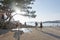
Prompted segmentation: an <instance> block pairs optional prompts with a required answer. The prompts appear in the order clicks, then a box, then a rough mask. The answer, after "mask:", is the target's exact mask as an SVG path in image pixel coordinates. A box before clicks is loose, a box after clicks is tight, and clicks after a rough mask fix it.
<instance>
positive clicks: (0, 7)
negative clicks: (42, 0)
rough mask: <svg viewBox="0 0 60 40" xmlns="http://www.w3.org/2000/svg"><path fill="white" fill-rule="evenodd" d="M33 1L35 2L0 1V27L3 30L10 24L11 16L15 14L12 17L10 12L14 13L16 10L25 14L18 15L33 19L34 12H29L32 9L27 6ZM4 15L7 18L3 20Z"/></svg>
mask: <svg viewBox="0 0 60 40" xmlns="http://www.w3.org/2000/svg"><path fill="white" fill-rule="evenodd" d="M34 1H35V0H0V14H2V20H0V24H2V25H0V27H1V28H4V27H5V26H7V24H9V23H10V21H11V19H12V18H13V16H14V15H16V14H17V13H16V14H14V15H13V16H12V12H15V11H16V8H18V9H19V10H20V11H22V12H25V14H20V15H22V16H28V17H32V18H35V17H36V15H35V14H34V13H35V11H30V10H31V9H32V7H30V6H29V5H31V4H33V2H34ZM5 15H6V16H7V18H4V16H5ZM7 20H8V21H7ZM1 21H2V22H1ZM6 21H7V22H6Z"/></svg>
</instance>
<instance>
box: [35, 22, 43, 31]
mask: <svg viewBox="0 0 60 40" xmlns="http://www.w3.org/2000/svg"><path fill="white" fill-rule="evenodd" d="M35 26H36V27H37V26H38V23H37V22H35ZM39 28H40V29H41V31H42V28H43V25H42V22H40V27H39Z"/></svg>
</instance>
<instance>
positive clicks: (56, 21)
mask: <svg viewBox="0 0 60 40" xmlns="http://www.w3.org/2000/svg"><path fill="white" fill-rule="evenodd" d="M43 23H60V20H55V21H45V22H43Z"/></svg>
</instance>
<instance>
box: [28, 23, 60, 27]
mask: <svg viewBox="0 0 60 40" xmlns="http://www.w3.org/2000/svg"><path fill="white" fill-rule="evenodd" d="M27 25H32V26H35V23H27ZM38 26H40V24H39V23H38ZM43 26H54V27H55V26H60V23H43Z"/></svg>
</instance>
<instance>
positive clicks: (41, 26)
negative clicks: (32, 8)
mask: <svg viewBox="0 0 60 40" xmlns="http://www.w3.org/2000/svg"><path fill="white" fill-rule="evenodd" d="M42 28H43V25H42V22H41V23H40V29H41V31H42Z"/></svg>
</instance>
